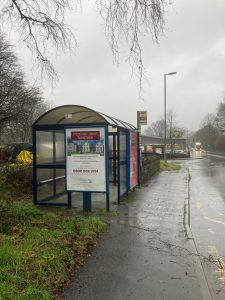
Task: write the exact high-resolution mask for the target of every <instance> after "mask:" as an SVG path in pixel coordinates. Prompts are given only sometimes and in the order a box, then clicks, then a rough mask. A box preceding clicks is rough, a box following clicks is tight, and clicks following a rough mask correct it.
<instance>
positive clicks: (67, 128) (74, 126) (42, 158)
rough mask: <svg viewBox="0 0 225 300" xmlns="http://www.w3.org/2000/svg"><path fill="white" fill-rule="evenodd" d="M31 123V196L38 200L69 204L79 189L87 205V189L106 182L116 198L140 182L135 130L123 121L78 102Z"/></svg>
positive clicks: (99, 188) (104, 189)
mask: <svg viewBox="0 0 225 300" xmlns="http://www.w3.org/2000/svg"><path fill="white" fill-rule="evenodd" d="M32 128H33V148H34V150H33V199H34V203H35V204H38V205H56V206H67V207H72V199H73V201H74V199H75V200H76V193H82V195H83V197H82V199H83V209H84V210H85V211H90V210H91V207H92V194H93V193H101V194H105V197H104V198H105V201H106V209H107V210H109V206H110V194H111V192H110V191H111V187H114V188H115V187H116V198H117V202H118V203H120V199H121V197H122V196H123V195H125V194H128V192H129V191H130V190H133V189H134V188H135V187H136V186H137V185H138V184H139V165H140V159H139V135H138V132H137V129H136V128H135V127H134V126H133V125H131V124H129V123H127V122H124V121H121V120H119V119H116V118H113V117H110V116H107V115H105V114H103V113H99V112H96V111H94V110H92V109H90V108H87V107H84V106H79V105H64V106H59V107H56V108H53V109H51V110H49V111H48V112H46V113H45V114H43V115H42V116H41V117H39V118H38V119H37V120H36V122H35V123H34V124H33V125H32Z"/></svg>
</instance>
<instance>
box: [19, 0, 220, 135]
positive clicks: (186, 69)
mask: <svg viewBox="0 0 225 300" xmlns="http://www.w3.org/2000/svg"><path fill="white" fill-rule="evenodd" d="M90 4H91V3H90V2H89V3H88V5H89V7H87V6H85V5H83V10H82V12H79V13H75V12H73V13H71V14H70V16H68V19H67V20H66V22H67V23H69V24H70V25H71V26H72V29H73V32H74V34H75V36H76V37H77V39H78V48H77V49H76V51H75V53H71V54H69V53H65V54H60V56H58V57H57V58H56V59H54V57H53V59H54V63H55V67H56V70H57V72H58V73H59V76H60V79H59V81H58V82H57V84H56V86H55V87H54V88H53V90H52V89H51V88H48V83H46V82H44V86H45V90H44V96H45V97H46V99H47V100H49V101H52V102H54V105H55V106H58V105H64V104H79V105H84V106H87V107H89V108H92V109H94V110H97V111H100V112H103V113H106V114H108V115H111V116H114V117H117V118H119V119H122V120H124V121H128V122H130V123H132V124H134V125H135V124H136V111H137V110H147V111H148V123H149V124H150V123H151V122H154V121H156V120H157V119H159V118H160V117H162V116H163V74H164V73H169V72H173V71H176V72H177V75H173V76H168V77H167V109H168V110H169V109H173V110H174V112H175V114H176V120H177V125H179V126H181V127H185V128H188V129H189V130H196V129H198V127H199V124H200V122H201V120H202V119H203V117H204V116H205V115H206V114H207V113H215V112H216V107H217V104H218V102H219V101H222V99H223V95H224V91H225V17H224V14H225V1H224V0H173V6H171V7H170V8H169V9H168V12H167V14H166V16H165V17H166V28H165V32H164V35H163V36H161V37H160V40H159V43H158V44H155V43H154V42H153V41H152V38H151V36H146V37H145V38H144V39H143V51H144V64H145V68H146V71H147V73H148V74H149V82H144V85H143V89H144V93H143V97H144V101H143V100H140V99H139V89H138V79H137V78H135V77H133V78H131V69H130V66H129V64H128V63H127V61H126V58H127V55H128V52H127V53H126V52H125V50H126V49H124V48H123V50H122V54H121V59H120V64H119V65H115V64H113V58H112V53H111V50H110V47H109V46H108V44H107V41H106V39H105V37H104V23H103V21H102V20H101V19H100V17H98V16H97V15H96V13H95V12H94V10H93V9H92V7H91V6H90ZM17 53H18V55H19V58H20V60H21V64H22V65H23V66H24V68H25V71H26V73H27V76H28V77H29V78H30V74H31V72H30V70H31V59H30V58H29V54H28V53H27V51H26V50H24V48H23V47H22V46H21V47H20V48H19V47H18V48H17ZM34 77H35V74H34ZM31 83H32V79H31Z"/></svg>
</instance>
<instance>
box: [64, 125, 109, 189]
mask: <svg viewBox="0 0 225 300" xmlns="http://www.w3.org/2000/svg"><path fill="white" fill-rule="evenodd" d="M78 128H87V129H88V130H89V129H96V128H103V129H104V131H105V191H93V190H82V189H80V190H73V189H72V190H71V189H67V140H66V130H67V129H78ZM64 137H65V138H64V143H65V190H66V192H81V193H101V194H109V153H108V152H109V149H108V147H109V145H108V126H107V125H97V124H95V125H87V124H83V125H80V124H79V125H72V126H71V125H70V126H65V127H64Z"/></svg>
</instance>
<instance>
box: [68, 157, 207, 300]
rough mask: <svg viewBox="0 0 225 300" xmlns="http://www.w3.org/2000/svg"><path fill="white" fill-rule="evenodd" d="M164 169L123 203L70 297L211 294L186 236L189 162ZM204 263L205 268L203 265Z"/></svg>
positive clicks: (107, 299)
mask: <svg viewBox="0 0 225 300" xmlns="http://www.w3.org/2000/svg"><path fill="white" fill-rule="evenodd" d="M181 164H182V168H181V170H180V171H178V172H161V173H159V174H157V175H156V176H154V177H153V178H152V179H151V180H150V181H149V183H148V185H146V186H142V187H141V189H137V190H136V191H135V192H133V193H131V194H130V196H129V197H128V201H126V200H125V202H124V204H123V205H120V206H119V208H118V214H117V216H114V217H112V219H111V222H112V225H111V226H110V227H109V229H108V231H107V232H105V233H104V234H103V236H102V237H101V238H100V241H99V243H98V245H97V246H96V248H95V250H94V252H93V253H92V254H91V256H90V257H88V258H87V261H86V264H85V266H84V268H83V269H82V270H81V271H80V272H79V273H78V274H76V276H75V279H74V281H73V282H72V283H71V285H70V286H69V287H67V288H66V289H65V291H64V295H63V296H64V299H65V300H75V299H76V300H125V299H129V300H147V299H149V300H150V299H151V300H159V299H160V300H183V299H191V300H200V299H203V300H206V299H212V298H210V295H209V293H208V290H207V289H208V287H207V286H206V283H205V278H204V274H203V272H202V270H201V264H200V263H199V258H198V257H197V256H196V252H195V249H193V241H192V240H189V239H187V238H186V237H185V234H186V232H185V227H184V204H185V202H186V201H187V194H188V167H187V165H186V162H183V163H181ZM199 269H200V271H199Z"/></svg>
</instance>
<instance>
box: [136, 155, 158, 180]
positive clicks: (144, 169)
mask: <svg viewBox="0 0 225 300" xmlns="http://www.w3.org/2000/svg"><path fill="white" fill-rule="evenodd" d="M159 168H160V157H159V156H157V155H148V154H145V153H143V155H142V166H141V174H140V181H141V183H144V182H146V181H148V180H149V179H150V178H151V177H152V176H153V175H154V174H155V173H157V172H158V171H159Z"/></svg>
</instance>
